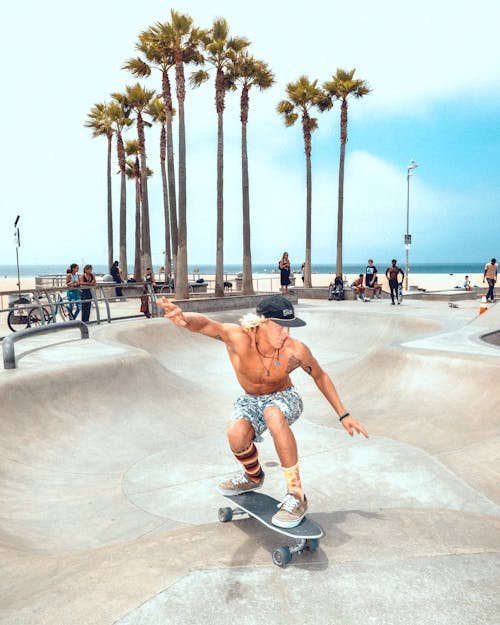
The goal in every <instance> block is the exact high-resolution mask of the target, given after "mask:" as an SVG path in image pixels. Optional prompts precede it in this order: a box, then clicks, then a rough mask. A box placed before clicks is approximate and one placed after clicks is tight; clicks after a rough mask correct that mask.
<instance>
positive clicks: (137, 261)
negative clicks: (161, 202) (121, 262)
mask: <svg viewBox="0 0 500 625" xmlns="http://www.w3.org/2000/svg"><path fill="white" fill-rule="evenodd" d="M125 152H126V154H127V156H134V157H135V158H134V159H127V168H126V170H125V171H126V174H127V178H128V179H129V180H135V232H134V239H135V246H134V280H136V281H137V282H140V281H141V280H142V278H143V274H142V231H141V166H140V165H139V142H138V141H137V140H134V141H127V143H126V145H125Z"/></svg>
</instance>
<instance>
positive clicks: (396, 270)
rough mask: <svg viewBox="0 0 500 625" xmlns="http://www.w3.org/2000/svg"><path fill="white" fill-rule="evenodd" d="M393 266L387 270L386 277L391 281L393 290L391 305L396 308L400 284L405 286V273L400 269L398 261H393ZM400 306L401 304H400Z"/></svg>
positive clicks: (390, 286) (390, 284)
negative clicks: (395, 299) (399, 276)
mask: <svg viewBox="0 0 500 625" xmlns="http://www.w3.org/2000/svg"><path fill="white" fill-rule="evenodd" d="M391 262H392V264H391V266H390V267H387V269H386V270H385V277H386V278H387V279H388V280H389V288H390V289H391V304H392V305H393V306H394V297H396V298H397V293H398V288H399V285H400V284H403V280H404V278H405V272H404V271H403V270H402V269H401V268H400V267H398V265H397V262H398V261H397V260H396V259H395V258H393V259H392V261H391ZM399 274H401V276H402V277H401V282H399V280H398V275H399ZM398 304H399V302H398Z"/></svg>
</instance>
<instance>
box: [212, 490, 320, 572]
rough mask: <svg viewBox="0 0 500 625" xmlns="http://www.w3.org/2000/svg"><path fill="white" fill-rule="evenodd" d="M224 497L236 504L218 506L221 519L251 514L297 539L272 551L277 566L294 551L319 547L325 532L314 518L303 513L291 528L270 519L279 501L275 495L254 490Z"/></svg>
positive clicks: (286, 561) (264, 523)
mask: <svg viewBox="0 0 500 625" xmlns="http://www.w3.org/2000/svg"><path fill="white" fill-rule="evenodd" d="M223 497H224V499H227V500H228V501H230V502H231V503H232V504H234V505H235V506H236V508H232V507H231V508H230V507H226V508H219V521H221V522H222V523H227V522H228V521H231V520H232V518H233V516H235V515H242V514H248V515H250V516H252V517H254V518H255V519H257V521H259V522H260V523H262V524H263V525H265V526H266V527H268V528H269V529H271V530H273V531H275V532H278V533H279V534H283V535H284V536H289V537H291V538H294V539H295V540H296V543H295V545H293V546H292V547H289V546H287V545H282V546H280V547H277V548H276V549H275V550H274V551H273V553H272V558H273V562H274V564H276V565H277V566H285V565H287V564H288V563H289V562H290V561H291V560H292V556H293V554H295V553H297V554H301V553H302V552H303V551H304V550H306V551H316V549H317V548H318V545H319V539H320V538H321V537H322V536H323V530H322V529H321V527H320V526H319V525H318V524H317V523H315V522H314V521H311V519H308V518H307V517H304V518H303V519H302V521H301V522H300V523H299V524H298V525H297V527H291V528H284V527H278V526H277V525H273V524H272V522H271V519H272V517H273V516H274V514H275V513H276V510H277V508H278V505H279V503H280V502H279V501H278V500H277V499H274V497H270V496H269V495H265V494H263V493H256V492H255V491H250V492H248V493H241V494H240V495H223Z"/></svg>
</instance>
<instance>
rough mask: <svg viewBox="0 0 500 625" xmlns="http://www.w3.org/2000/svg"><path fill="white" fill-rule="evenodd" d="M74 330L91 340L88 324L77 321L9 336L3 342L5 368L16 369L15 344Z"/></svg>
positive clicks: (40, 327)
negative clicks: (50, 333) (28, 339)
mask: <svg viewBox="0 0 500 625" xmlns="http://www.w3.org/2000/svg"><path fill="white" fill-rule="evenodd" d="M72 328H80V338H82V339H88V338H89V328H88V326H87V324H86V323H84V322H83V321H80V320H79V319H75V320H74V321H63V322H61V323H49V324H46V325H42V326H37V327H36V328H27V329H26V330H21V331H20V332H16V333H14V334H9V336H6V337H5V338H4V339H3V341H2V352H3V368H4V369H15V368H16V354H15V350H14V343H17V341H20V340H22V339H25V338H29V337H30V336H34V335H36V334H48V333H49V332H57V331H58V330H71V329H72Z"/></svg>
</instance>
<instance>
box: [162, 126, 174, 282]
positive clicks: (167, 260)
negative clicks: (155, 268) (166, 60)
mask: <svg viewBox="0 0 500 625" xmlns="http://www.w3.org/2000/svg"><path fill="white" fill-rule="evenodd" d="M165 160H166V130H165V124H162V127H161V137H160V170H161V182H162V189H163V215H164V219H165V257H164V259H163V262H164V263H165V267H164V269H165V279H166V276H167V275H168V273H169V272H170V267H171V265H172V248H171V247H170V213H169V205H168V181H167V170H166V167H165Z"/></svg>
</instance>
